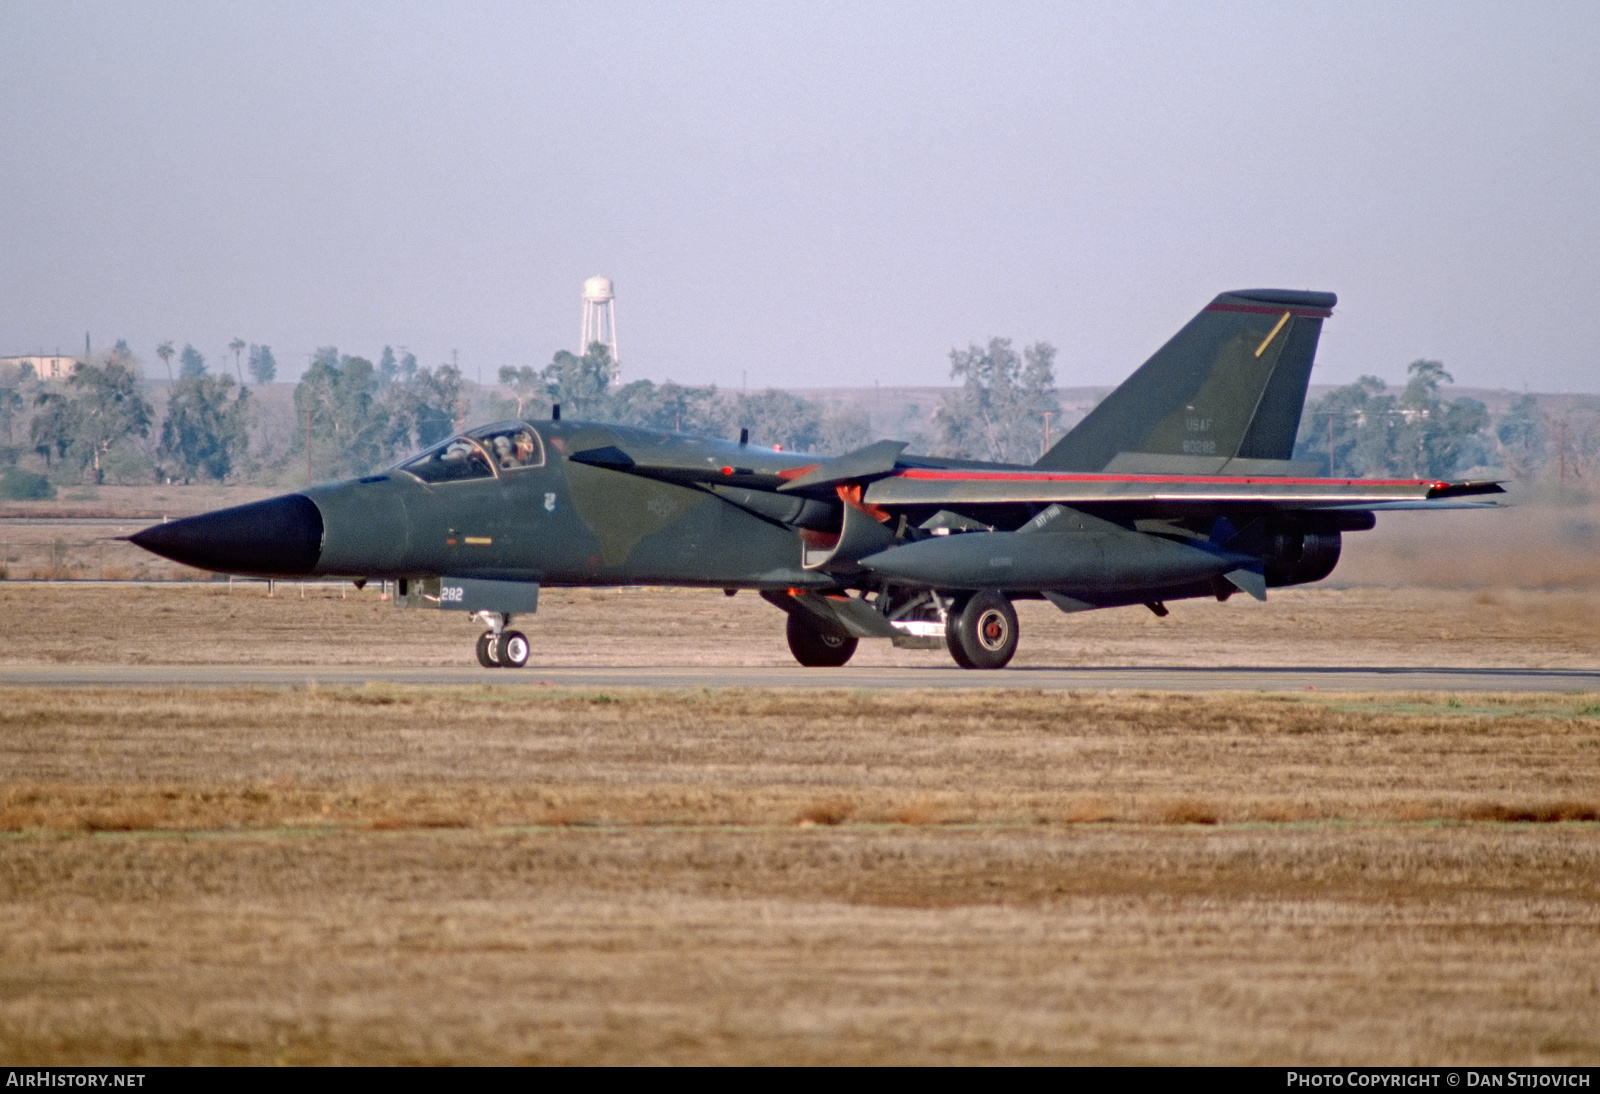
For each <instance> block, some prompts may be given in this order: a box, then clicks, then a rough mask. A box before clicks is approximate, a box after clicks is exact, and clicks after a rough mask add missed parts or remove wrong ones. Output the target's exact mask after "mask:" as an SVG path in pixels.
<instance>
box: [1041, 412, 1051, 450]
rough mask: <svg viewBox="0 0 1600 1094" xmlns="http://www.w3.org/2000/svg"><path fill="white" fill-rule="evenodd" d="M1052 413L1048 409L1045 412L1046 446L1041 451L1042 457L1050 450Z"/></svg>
mask: <svg viewBox="0 0 1600 1094" xmlns="http://www.w3.org/2000/svg"><path fill="white" fill-rule="evenodd" d="M1050 413H1051V412H1050V411H1048V410H1047V411H1045V412H1044V448H1042V449H1040V451H1039V455H1040V456H1041V457H1043V456H1044V454H1045V453H1046V452H1048V451H1050Z"/></svg>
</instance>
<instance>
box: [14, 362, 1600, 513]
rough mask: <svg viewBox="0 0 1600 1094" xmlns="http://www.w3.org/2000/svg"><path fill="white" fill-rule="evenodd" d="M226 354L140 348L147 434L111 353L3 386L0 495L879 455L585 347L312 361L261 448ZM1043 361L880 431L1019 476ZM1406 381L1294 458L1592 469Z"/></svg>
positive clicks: (1036, 448) (1512, 472)
mask: <svg viewBox="0 0 1600 1094" xmlns="http://www.w3.org/2000/svg"><path fill="white" fill-rule="evenodd" d="M228 348H229V351H230V353H231V355H232V360H231V361H230V362H224V363H223V365H222V367H221V368H219V369H217V370H215V371H214V370H213V369H212V367H211V365H210V363H208V362H207V360H206V358H205V356H204V355H203V354H201V353H200V352H199V351H198V350H196V349H195V348H194V347H193V346H192V345H188V344H186V345H184V346H183V348H182V349H181V350H178V349H176V348H175V347H174V344H173V343H172V342H163V343H162V344H161V345H160V346H158V347H157V349H156V355H157V357H159V358H160V359H161V362H162V365H163V366H164V368H165V370H166V372H167V376H168V381H169V383H168V387H167V389H166V394H167V399H166V404H165V408H164V413H163V414H162V415H161V419H160V421H159V422H158V421H157V414H156V411H155V409H154V407H153V406H152V403H151V401H150V399H149V398H148V393H147V391H146V386H145V384H144V382H143V380H142V369H141V365H140V362H139V361H138V359H137V358H136V357H135V355H134V354H133V353H132V351H131V350H130V349H129V348H128V346H127V344H126V343H125V342H118V343H117V344H116V346H114V347H113V348H112V349H111V350H109V351H107V352H104V353H101V354H96V355H92V356H86V357H85V358H84V359H83V360H81V361H80V362H79V363H78V365H77V367H76V368H75V369H74V371H73V373H72V374H71V376H70V377H68V378H67V379H66V380H65V381H64V382H49V383H46V382H43V381H41V380H39V379H38V378H37V377H34V376H32V375H30V374H28V373H26V372H16V371H15V370H13V373H12V374H10V375H3V374H0V493H5V494H8V495H10V496H18V495H19V494H28V493H30V492H31V493H32V494H34V495H43V494H44V493H47V492H49V491H50V490H51V489H52V488H53V486H57V485H72V484H80V483H102V482H106V481H113V482H122V483H130V482H150V481H156V482H165V481H173V480H179V481H186V482H194V481H214V482H222V481H236V482H237V481H258V482H269V483H279V484H284V485H287V484H289V483H291V482H295V483H298V482H299V481H302V479H303V477H304V478H309V479H311V480H313V481H321V480H327V479H337V478H344V477H351V476H355V475H362V474H366V473H369V472H371V471H373V470H375V469H377V468H379V467H382V466H385V465H386V464H388V463H391V462H393V461H395V460H397V459H400V458H402V457H404V456H406V455H408V454H410V453H412V452H415V451H418V450H420V449H423V448H426V447H429V446H430V445H433V444H435V443H437V442H439V441H442V440H444V439H446V438H447V437H449V436H450V435H451V434H453V433H455V432H457V431H458V430H460V429H462V428H465V427H466V426H468V425H471V424H475V423H476V422H478V421H481V420H487V419H490V418H542V417H548V416H549V415H550V413H551V408H552V407H553V406H554V405H556V404H560V405H561V406H562V409H563V413H564V414H565V415H566V416H567V417H569V418H576V419H584V420H594V421H603V422H615V423H618V424H623V425H633V426H640V427H644V428H649V429H658V430H662V431H670V432H682V433H694V434H708V435H714V436H725V437H732V436H736V435H738V433H739V432H740V431H741V430H747V431H748V432H749V435H750V438H751V441H752V442H753V443H757V444H763V445H769V446H777V447H781V448H784V449H788V450H798V451H805V452H814V453H817V454H819V455H834V454H839V453H843V452H846V451H849V450H851V449H853V448H857V447H860V446H861V445H864V444H868V443H870V442H871V441H873V440H875V439H877V438H876V437H874V436H873V434H872V429H871V422H870V419H869V416H868V414H867V412H866V410H865V409H864V408H863V407H862V406H861V405H859V404H846V405H842V406H841V405H825V404H823V403H820V402H818V401H815V400H811V399H806V398H803V397H801V396H798V395H796V394H794V393H792V392H788V391H783V390H779V389H774V388H769V389H766V390H764V391H760V392H744V391H739V392H732V391H721V390H718V389H717V388H716V387H715V386H714V385H706V386H686V385H680V384H677V383H674V382H672V381H670V380H668V381H666V382H664V383H661V384H657V383H655V382H653V381H650V380H636V381H633V382H631V383H628V384H623V385H617V384H615V383H613V377H614V375H615V372H616V366H615V362H613V361H612V360H611V358H610V355H609V352H608V350H607V348H606V347H605V346H603V345H600V344H598V343H597V344H595V345H592V346H590V347H588V349H587V350H586V351H585V352H583V353H581V354H578V353H573V352H571V351H567V350H563V351H560V352H558V353H556V354H555V355H554V356H553V358H552V359H551V360H550V362H549V363H548V364H546V365H544V366H542V367H539V368H534V367H532V366H521V367H510V366H508V367H505V368H502V369H501V370H500V373H499V377H498V379H499V385H498V387H497V388H495V389H489V390H484V389H480V388H478V386H477V385H475V384H471V383H470V382H468V381H467V380H466V379H465V378H464V377H463V376H462V374H461V372H460V370H459V369H457V368H455V367H454V366H452V365H440V366H438V367H437V368H433V369H429V368H426V367H422V366H419V364H418V362H417V359H416V357H415V356H414V355H413V354H411V353H409V352H405V351H401V352H400V353H398V354H397V353H396V352H395V350H394V349H393V348H392V347H389V346H385V347H384V348H383V351H382V353H381V354H379V355H378V360H377V363H376V364H374V363H373V362H372V360H370V359H368V358H366V357H361V356H356V355H349V354H343V353H341V352H340V351H339V350H338V349H337V347H333V346H326V347H322V348H320V349H319V350H317V352H316V353H315V354H314V355H313V357H312V361H311V365H310V367H309V368H308V369H307V370H306V372H305V374H304V375H303V376H302V377H301V378H300V380H299V382H298V383H297V384H296V386H295V389H294V396H293V407H294V411H293V413H294V424H293V427H292V429H290V430H288V431H287V434H286V435H283V436H277V437H268V436H266V435H265V433H264V430H263V427H262V414H261V407H260V405H259V403H258V400H257V398H256V397H254V396H252V394H251V391H250V388H249V387H248V386H247V384H246V382H245V375H246V369H247V368H248V373H249V376H250V379H251V380H253V381H254V382H255V383H256V384H257V385H260V384H264V383H270V382H272V381H273V380H274V379H275V377H276V374H277V362H276V360H275V359H274V357H273V354H272V350H271V347H269V346H266V345H254V344H247V343H246V342H245V341H244V340H243V339H235V340H233V341H232V342H231V343H229V347H228ZM1055 355H1056V351H1055V349H1054V347H1052V346H1051V345H1050V344H1048V343H1045V342H1037V343H1034V344H1032V345H1028V346H1024V347H1022V348H1020V349H1018V348H1014V347H1013V344H1012V342H1011V340H1010V339H1007V338H993V339H990V340H989V341H988V342H987V343H986V344H983V345H978V344H972V345H969V346H968V347H967V348H965V349H953V350H951V351H950V354H949V368H950V378H951V379H952V380H954V381H955V382H956V384H957V385H958V386H956V387H955V388H954V390H952V391H949V392H947V393H946V394H945V395H944V396H943V397H942V398H941V400H940V403H939V405H938V407H937V408H936V409H935V411H934V413H933V414H932V416H931V418H929V419H926V420H924V419H923V418H922V417H921V414H920V410H918V409H917V408H915V407H913V408H911V411H912V412H913V413H909V414H908V415H906V416H904V417H902V420H901V422H900V423H899V426H898V427H897V428H896V429H894V430H892V431H891V432H893V433H895V434H896V435H897V439H901V440H907V441H910V442H911V450H912V451H914V452H924V453H928V454H933V455H943V456H952V457H960V458H965V459H974V460H985V461H995V462H1003V463H1031V462H1032V461H1033V460H1035V459H1037V458H1038V456H1039V455H1040V454H1041V453H1042V452H1043V450H1044V448H1045V444H1046V437H1047V436H1048V437H1049V439H1051V440H1054V439H1057V438H1059V436H1060V435H1061V434H1062V433H1063V432H1064V431H1065V429H1064V427H1065V426H1067V425H1068V424H1070V423H1067V422H1065V421H1063V418H1062V408H1061V404H1060V402H1059V400H1058V398H1057V394H1056V379H1055ZM174 360H176V362H177V368H176V369H174V368H173V362H174ZM228 364H231V365H232V366H233V367H232V369H229V368H228V367H227V365H228ZM230 372H231V373H232V375H229V373H230ZM1407 376H1408V378H1407V381H1406V383H1405V385H1404V386H1403V387H1401V388H1398V389H1393V390H1392V389H1390V388H1389V387H1388V385H1387V384H1385V382H1384V381H1383V380H1381V379H1379V378H1377V377H1375V376H1363V377H1362V378H1361V379H1359V380H1357V381H1356V382H1355V383H1353V384H1350V385H1347V386H1344V387H1340V388H1337V389H1335V390H1333V391H1331V392H1329V393H1327V394H1326V395H1324V396H1323V397H1322V398H1321V399H1318V400H1315V401H1314V402H1312V403H1311V404H1309V405H1308V406H1307V407H1306V411H1305V413H1304V415H1303V416H1302V420H1301V428H1300V435H1299V438H1298V441H1297V444H1296V448H1295V455H1296V458H1298V459H1302V460H1308V461H1314V462H1316V463H1319V464H1322V465H1324V467H1325V468H1326V470H1327V471H1328V472H1329V473H1331V474H1333V475H1336V476H1348V477H1357V478H1359V477H1406V478H1411V477H1418V478H1429V477H1432V478H1448V477H1452V476H1459V475H1461V474H1462V473H1464V472H1468V471H1472V470H1473V469H1477V470H1478V471H1480V472H1482V473H1483V474H1485V475H1486V476H1494V477H1512V478H1516V479H1520V480H1532V479H1537V478H1540V477H1543V476H1547V475H1548V476H1550V477H1555V476H1556V475H1559V477H1560V478H1561V479H1562V480H1563V481H1566V480H1568V479H1570V480H1571V481H1574V482H1577V481H1583V480H1584V479H1585V478H1586V477H1587V476H1588V475H1589V474H1591V472H1592V471H1593V469H1594V466H1595V461H1596V458H1597V456H1600V400H1593V401H1591V403H1592V404H1593V405H1588V404H1583V403H1581V402H1577V403H1574V402H1572V401H1570V400H1569V405H1568V410H1567V411H1566V413H1565V414H1564V415H1563V416H1561V417H1560V418H1559V419H1558V418H1557V417H1553V416H1552V415H1551V414H1549V413H1546V412H1545V411H1543V410H1541V408H1540V406H1539V404H1538V401H1537V400H1535V399H1534V397H1533V396H1531V395H1524V396H1521V397H1520V398H1518V399H1517V400H1515V401H1514V402H1513V403H1512V404H1511V405H1510V408H1509V409H1508V410H1507V411H1506V412H1505V413H1503V414H1501V415H1500V416H1499V417H1498V419H1495V418H1494V417H1493V416H1492V415H1491V414H1490V412H1489V410H1488V408H1487V407H1486V406H1485V405H1484V404H1483V403H1482V402H1479V401H1477V400H1474V399H1470V398H1454V399H1451V398H1448V396H1447V392H1446V390H1445V388H1446V386H1447V385H1449V384H1450V383H1452V382H1453V380H1452V378H1451V376H1450V374H1449V373H1448V372H1447V371H1446V370H1445V368H1444V366H1443V365H1442V364H1441V363H1440V362H1438V361H1430V360H1419V361H1414V362H1412V364H1411V365H1410V366H1409V367H1408V369H1407ZM1047 431H1048V432H1047Z"/></svg>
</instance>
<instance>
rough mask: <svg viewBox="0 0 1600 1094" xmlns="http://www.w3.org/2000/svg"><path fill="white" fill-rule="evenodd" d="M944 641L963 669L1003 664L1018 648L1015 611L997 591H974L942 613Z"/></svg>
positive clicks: (1001, 665) (1009, 602) (1000, 665)
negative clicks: (947, 612) (963, 601)
mask: <svg viewBox="0 0 1600 1094" xmlns="http://www.w3.org/2000/svg"><path fill="white" fill-rule="evenodd" d="M944 644H945V646H946V648H948V649H949V650H950V656H951V657H954V658H955V659H956V664H958V665H960V666H961V667H962V668H964V669H998V668H1004V667H1005V666H1006V664H1007V663H1008V662H1009V661H1010V660H1011V658H1012V656H1013V655H1014V654H1015V653H1016V652H1017V612H1016V609H1014V608H1013V607H1012V606H1011V601H1009V600H1007V599H1006V598H1005V597H1003V596H1001V595H1000V594H999V593H992V592H981V593H973V594H972V596H971V598H970V599H968V600H967V602H966V603H965V604H963V605H961V607H960V609H959V610H952V611H951V612H950V613H949V615H947V616H946V617H945V623H944Z"/></svg>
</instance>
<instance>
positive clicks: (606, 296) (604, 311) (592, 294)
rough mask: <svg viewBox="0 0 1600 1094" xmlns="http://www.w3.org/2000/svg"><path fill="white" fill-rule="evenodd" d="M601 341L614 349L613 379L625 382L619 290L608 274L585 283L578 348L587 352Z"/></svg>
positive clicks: (613, 381) (618, 384) (609, 348)
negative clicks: (619, 340)
mask: <svg viewBox="0 0 1600 1094" xmlns="http://www.w3.org/2000/svg"><path fill="white" fill-rule="evenodd" d="M596 342H599V343H600V344H601V345H603V346H605V347H606V348H607V349H608V350H610V351H611V383H612V384H613V385H615V386H621V384H622V365H621V363H620V361H619V359H618V357H617V312H616V294H615V293H613V292H612V291H611V279H610V278H609V277H591V278H590V279H589V280H587V281H585V282H584V283H583V341H582V342H580V343H579V348H578V352H579V353H588V352H589V347H590V346H592V345H593V344H594V343H596Z"/></svg>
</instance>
